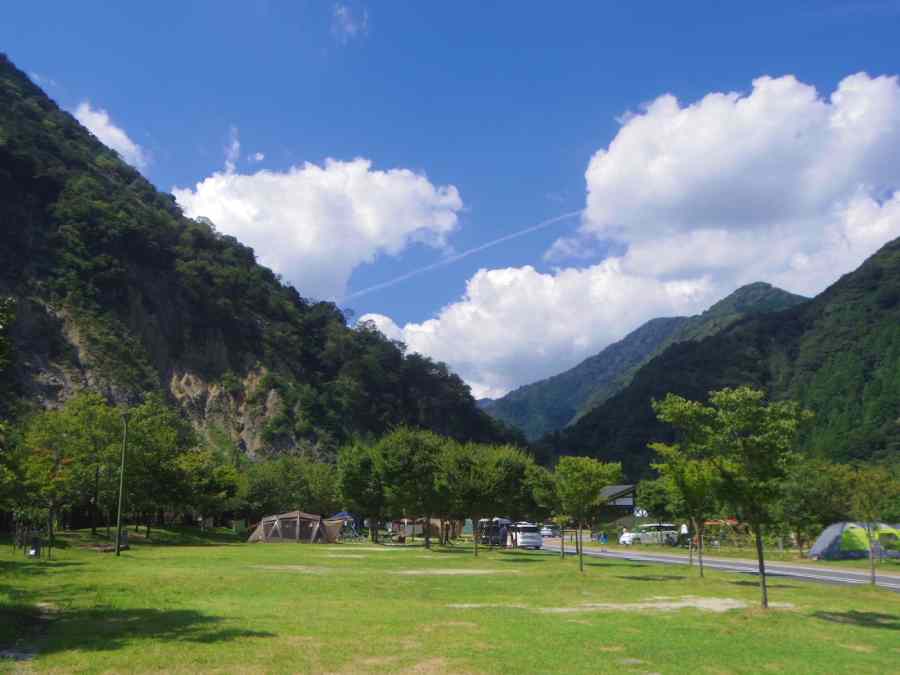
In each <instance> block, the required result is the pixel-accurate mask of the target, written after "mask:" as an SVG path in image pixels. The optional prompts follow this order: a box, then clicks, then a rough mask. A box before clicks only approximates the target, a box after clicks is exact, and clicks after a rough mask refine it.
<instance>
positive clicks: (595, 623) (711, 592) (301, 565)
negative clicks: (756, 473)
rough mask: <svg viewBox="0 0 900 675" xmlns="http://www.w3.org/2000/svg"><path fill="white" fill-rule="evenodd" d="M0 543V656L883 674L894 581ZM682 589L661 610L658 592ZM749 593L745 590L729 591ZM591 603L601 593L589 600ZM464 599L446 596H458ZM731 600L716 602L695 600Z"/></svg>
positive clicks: (253, 665) (292, 666)
mask: <svg viewBox="0 0 900 675" xmlns="http://www.w3.org/2000/svg"><path fill="white" fill-rule="evenodd" d="M165 539H166V540H167V541H168V542H169V543H168V544H167V545H148V544H140V543H137V545H136V546H135V547H134V548H133V549H132V550H130V551H127V552H124V553H123V555H122V557H121V558H119V559H117V558H115V556H113V555H112V554H108V553H97V552H95V551H93V550H89V549H86V548H82V547H81V546H82V545H83V544H84V543H86V541H85V537H84V536H83V535H80V536H78V537H73V538H71V539H70V542H69V546H68V547H66V548H63V549H60V550H58V551H57V552H56V554H55V556H54V557H55V560H54V561H53V562H46V561H44V562H32V561H26V560H25V559H23V558H22V557H21V554H13V552H12V551H11V549H10V548H9V547H8V546H4V547H3V548H2V549H0V649H6V648H9V647H10V646H11V645H12V644H13V643H16V644H17V648H18V649H19V650H20V651H21V650H25V649H28V648H36V649H37V655H36V656H35V657H34V659H33V660H31V661H29V662H25V663H19V664H18V665H16V664H14V663H13V662H12V661H10V660H4V661H0V671H3V670H4V669H6V670H7V671H13V670H15V669H16V668H19V669H24V670H26V671H27V670H33V671H36V672H41V671H53V672H60V673H62V672H66V673H68V672H149V671H154V672H157V671H165V672H173V673H177V672H192V673H193V672H221V673H241V672H254V673H255V672H274V673H289V672H333V673H359V672H408V673H441V672H448V673H450V672H453V673H460V672H463V673H465V672H468V673H478V672H489V673H490V672H494V673H507V672H519V673H530V672H567V673H569V672H572V673H580V672H584V673H597V672H634V673H651V672H655V673H682V672H683V673H688V672H694V673H696V672H699V673H759V672H765V671H773V672H785V673H822V672H828V673H839V672H848V673H849V672H853V673H886V672H897V664H898V663H900V595H898V594H895V593H891V592H889V591H886V590H884V589H871V588H869V587H865V586H856V587H850V588H844V587H836V586H826V585H814V584H806V583H803V582H800V581H793V580H790V581H787V580H774V581H773V583H772V585H771V600H772V601H773V602H775V603H786V604H789V605H790V606H789V607H783V608H780V609H773V610H770V611H769V612H763V611H761V610H759V609H757V608H756V603H757V602H758V588H757V586H756V583H755V580H754V579H753V578H752V577H748V576H739V575H732V574H725V573H715V572H710V573H709V576H708V577H707V578H706V579H705V580H700V579H697V578H695V577H694V576H693V573H692V572H691V571H689V570H686V569H682V568H676V567H664V566H654V565H644V564H638V563H632V562H627V561H613V560H588V561H586V572H585V574H584V575H580V574H579V573H578V570H577V561H576V560H575V559H574V558H573V559H569V560H567V561H565V562H562V561H560V560H559V558H558V557H556V556H551V555H545V554H540V553H525V552H516V551H493V552H484V553H483V554H482V555H481V556H480V557H479V558H478V559H477V560H476V559H473V558H472V556H471V554H470V552H469V550H468V549H462V548H456V549H454V548H451V549H446V550H435V551H433V552H429V551H426V550H424V549H423V548H420V547H418V546H410V547H396V548H385V547H380V548H378V547H372V546H371V545H368V544H345V545H333V546H323V545H314V546H311V545H297V544H252V545H251V544H243V543H236V542H233V540H232V541H231V542H230V540H229V538H228V537H227V536H224V535H219V536H217V537H213V538H210V539H206V538H204V537H199V536H194V537H193V538H192V539H191V540H190V543H182V545H173V544H177V543H179V542H184V541H185V540H184V539H180V538H179V537H177V536H175V535H173V534H172V533H166V536H165ZM670 603H671V604H675V605H676V606H684V607H683V608H680V609H667V608H666V606H667V605H668V604H670ZM742 603H745V604H746V607H740V605H741V604H742ZM591 604H593V605H594V606H593V607H592V606H590V605H591ZM454 605H456V606H454ZM695 605H702V606H708V607H711V608H713V609H722V608H724V607H728V606H731V607H735V606H737V608H735V609H730V610H727V611H718V612H717V611H711V610H710V609H699V608H696V607H695Z"/></svg>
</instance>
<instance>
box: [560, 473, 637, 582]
mask: <svg viewBox="0 0 900 675" xmlns="http://www.w3.org/2000/svg"><path fill="white" fill-rule="evenodd" d="M621 476H622V465H621V464H619V463H604V462H600V461H597V460H596V459H592V458H590V457H562V458H561V459H560V460H559V464H557V465H556V472H555V477H556V489H557V494H558V495H559V502H560V507H561V508H562V510H563V511H565V513H567V514H568V515H569V516H571V517H572V518H574V519H575V522H576V525H577V527H578V532H577V534H576V543H577V545H578V568H579V569H580V570H581V572H584V556H583V553H584V552H583V550H582V541H581V538H582V534H581V530H582V528H583V527H584V524H585V521H586V520H587V519H588V518H589V517H590V515H591V514H592V512H593V511H594V509H596V507H598V506H600V502H601V498H600V491H601V490H602V489H603V488H605V487H606V486H608V485H613V484H615V483H616V482H617V481H619V480H621Z"/></svg>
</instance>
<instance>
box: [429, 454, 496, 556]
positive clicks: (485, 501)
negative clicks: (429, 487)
mask: <svg viewBox="0 0 900 675" xmlns="http://www.w3.org/2000/svg"><path fill="white" fill-rule="evenodd" d="M492 460H493V457H492V448H491V447H490V446H487V445H480V444H476V443H466V444H461V443H453V442H450V443H447V444H446V445H445V446H444V451H443V452H442V453H441V462H440V469H439V472H438V478H437V481H438V489H439V490H442V491H443V492H444V493H445V494H446V495H447V499H446V501H447V503H448V506H449V513H450V515H451V516H458V517H463V518H464V517H466V516H468V517H469V518H471V519H472V535H473V536H472V539H473V544H472V546H473V548H472V552H473V553H474V555H475V556H476V557H477V556H478V521H479V520H481V518H482V517H484V516H486V515H488V514H489V513H491V511H493V510H494V508H495V507H496V487H495V486H496V484H497V483H498V482H499V481H498V480H497V472H496V470H495V469H496V465H495V464H494V463H493V461H492Z"/></svg>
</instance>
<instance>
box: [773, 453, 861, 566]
mask: <svg viewBox="0 0 900 675" xmlns="http://www.w3.org/2000/svg"><path fill="white" fill-rule="evenodd" d="M854 487H855V480H854V471H853V468H852V467H850V466H848V465H846V464H833V463H831V462H828V461H826V460H822V459H806V460H804V461H799V462H795V463H794V464H793V465H792V466H791V467H790V469H789V471H788V476H787V479H786V480H785V482H784V488H783V495H782V499H781V503H780V504H779V508H778V515H777V520H778V522H780V523H782V524H784V526H785V527H786V528H787V529H788V530H789V531H791V532H793V534H794V537H795V539H796V541H797V547H798V548H799V549H800V554H801V555H803V550H804V548H805V547H806V545H807V544H808V543H809V542H810V541H811V540H813V539H814V538H815V537H816V536H818V534H819V533H820V532H821V531H822V530H823V529H824V528H825V527H827V526H828V525H830V524H831V523H835V522H839V521H842V520H847V519H848V518H849V517H850V511H851V509H852V504H853V491H854Z"/></svg>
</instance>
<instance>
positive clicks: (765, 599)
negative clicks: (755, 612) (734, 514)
mask: <svg viewBox="0 0 900 675" xmlns="http://www.w3.org/2000/svg"><path fill="white" fill-rule="evenodd" d="M753 535H754V537H755V538H756V559H757V562H758V563H759V590H760V593H761V594H762V608H763V609H768V608H769V592H768V589H767V588H766V561H765V559H764V557H763V540H762V526H761V525H760V524H759V523H754V525H753Z"/></svg>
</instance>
